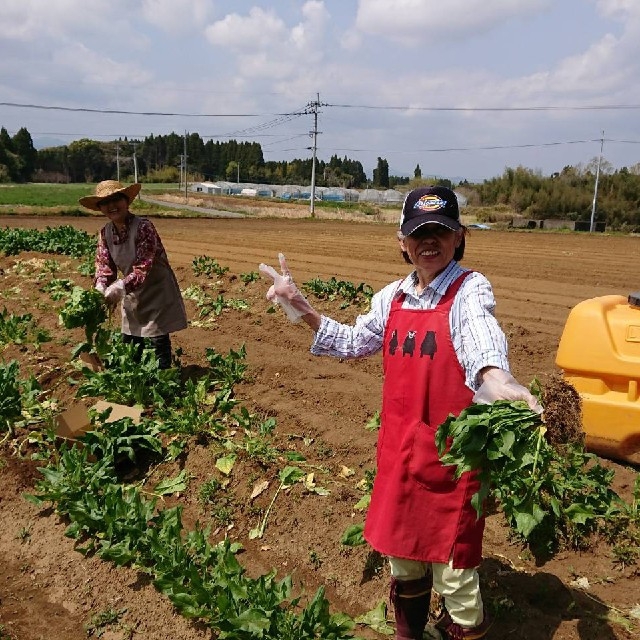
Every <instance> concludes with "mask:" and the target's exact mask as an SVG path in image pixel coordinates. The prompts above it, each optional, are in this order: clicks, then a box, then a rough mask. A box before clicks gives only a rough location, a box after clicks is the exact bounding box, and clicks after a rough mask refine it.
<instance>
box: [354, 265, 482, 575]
mask: <svg viewBox="0 0 640 640" xmlns="http://www.w3.org/2000/svg"><path fill="white" fill-rule="evenodd" d="M469 273H471V272H466V273H463V274H462V275H461V276H460V277H459V278H458V279H457V280H456V281H455V282H453V283H452V284H451V286H450V287H449V288H448V290H447V292H446V294H445V295H444V296H443V297H442V299H441V300H440V302H439V303H438V305H437V306H436V307H435V308H433V309H429V310H417V309H402V302H403V300H404V297H405V296H404V294H401V295H400V296H397V297H396V298H394V300H393V302H392V304H391V310H390V313H389V318H388V321H387V325H386V328H385V334H384V343H383V350H384V351H383V368H384V384H383V391H382V415H381V426H380V433H379V435H378V450H377V465H378V470H377V474H376V478H375V482H374V485H373V493H372V496H371V504H370V506H369V511H368V513H367V520H366V524H365V529H364V536H365V538H366V540H367V541H368V542H369V544H370V545H371V546H372V547H373V548H374V549H376V550H377V551H379V552H380V553H382V554H384V555H388V556H394V557H398V558H407V559H410V560H419V561H423V562H438V563H444V564H446V563H448V562H449V559H450V558H453V567H454V568H456V569H462V568H464V569H468V568H473V567H476V566H478V565H479V564H480V560H481V556H482V534H483V532H484V518H480V519H477V514H476V511H475V509H474V508H473V507H472V506H471V497H472V496H473V494H474V493H475V492H476V491H477V490H478V488H479V486H480V483H479V481H478V480H477V478H476V475H475V474H472V473H468V472H467V473H465V474H463V476H462V477H461V478H460V479H459V480H457V481H456V480H454V478H453V474H454V467H446V466H444V465H443V464H442V463H441V462H440V459H439V457H438V452H437V449H436V445H435V433H436V430H437V428H438V426H439V425H440V424H442V423H443V422H444V421H445V419H446V418H447V416H448V415H449V414H450V413H453V414H454V415H456V416H457V415H459V414H460V412H461V411H462V410H463V409H465V408H466V407H468V406H469V405H470V404H471V399H472V397H473V392H472V391H471V390H470V389H469V388H468V387H467V386H466V384H465V374H464V370H463V369H462V366H461V365H460V363H459V361H458V358H457V356H456V353H455V350H454V347H453V343H452V341H451V331H450V327H449V311H450V310H451V305H452V304H453V299H454V298H455V295H456V293H457V292H458V290H459V288H460V285H461V284H462V282H463V280H464V279H465V277H466V276H467V275H469Z"/></svg>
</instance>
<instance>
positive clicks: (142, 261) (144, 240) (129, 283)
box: [124, 219, 162, 293]
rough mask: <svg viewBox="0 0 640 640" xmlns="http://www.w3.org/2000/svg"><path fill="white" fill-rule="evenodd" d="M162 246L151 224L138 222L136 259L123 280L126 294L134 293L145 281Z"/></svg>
mask: <svg viewBox="0 0 640 640" xmlns="http://www.w3.org/2000/svg"><path fill="white" fill-rule="evenodd" d="M161 246H162V244H161V242H160V237H159V236H158V232H157V231H156V228H155V227H154V226H153V224H152V223H151V222H150V221H149V220H144V219H143V220H140V224H139V225H138V233H137V235H136V258H135V262H134V263H133V269H132V270H131V273H130V274H129V275H128V276H127V277H126V278H124V287H125V291H126V292H127V293H130V292H131V291H135V290H136V289H138V288H139V287H141V286H142V283H143V282H144V281H145V280H146V278H147V276H148V275H149V271H151V267H152V266H153V262H154V260H155V259H156V254H157V253H158V251H159V250H160V248H161Z"/></svg>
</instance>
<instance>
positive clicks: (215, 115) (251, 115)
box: [0, 102, 305, 118]
mask: <svg viewBox="0 0 640 640" xmlns="http://www.w3.org/2000/svg"><path fill="white" fill-rule="evenodd" d="M0 106H2V107H18V108H21V109H44V110H47V111H72V112H74V113H79V112H81V113H109V114H117V115H127V116H179V117H181V118H264V117H265V116H296V115H305V114H304V112H303V113H170V112H162V111H123V110H120V109H89V108H88V107H58V106H52V105H42V104H20V103H17V102H0Z"/></svg>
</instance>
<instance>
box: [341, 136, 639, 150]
mask: <svg viewBox="0 0 640 640" xmlns="http://www.w3.org/2000/svg"><path fill="white" fill-rule="evenodd" d="M600 140H601V138H594V139H592V140H564V141H559V142H534V143H530V144H505V145H498V144H494V145H488V146H482V147H440V148H432V149H412V150H411V151H407V150H406V149H402V150H401V151H385V153H440V152H447V151H492V150H495V149H529V148H533V147H557V146H560V145H565V144H587V143H591V142H600ZM605 142H627V143H632V144H640V140H635V141H632V140H609V139H605ZM333 150H334V151H350V152H371V153H374V152H376V150H375V149H345V148H337V147H336V148H334V149H333Z"/></svg>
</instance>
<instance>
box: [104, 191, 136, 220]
mask: <svg viewBox="0 0 640 640" xmlns="http://www.w3.org/2000/svg"><path fill="white" fill-rule="evenodd" d="M98 207H100V211H101V212H102V213H103V214H104V215H105V216H107V218H109V220H111V222H113V223H114V224H116V225H122V224H124V221H125V219H126V217H127V215H128V213H129V199H128V198H127V196H125V195H124V194H123V193H118V194H115V195H112V196H109V197H108V198H104V200H100V201H99V202H98Z"/></svg>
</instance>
